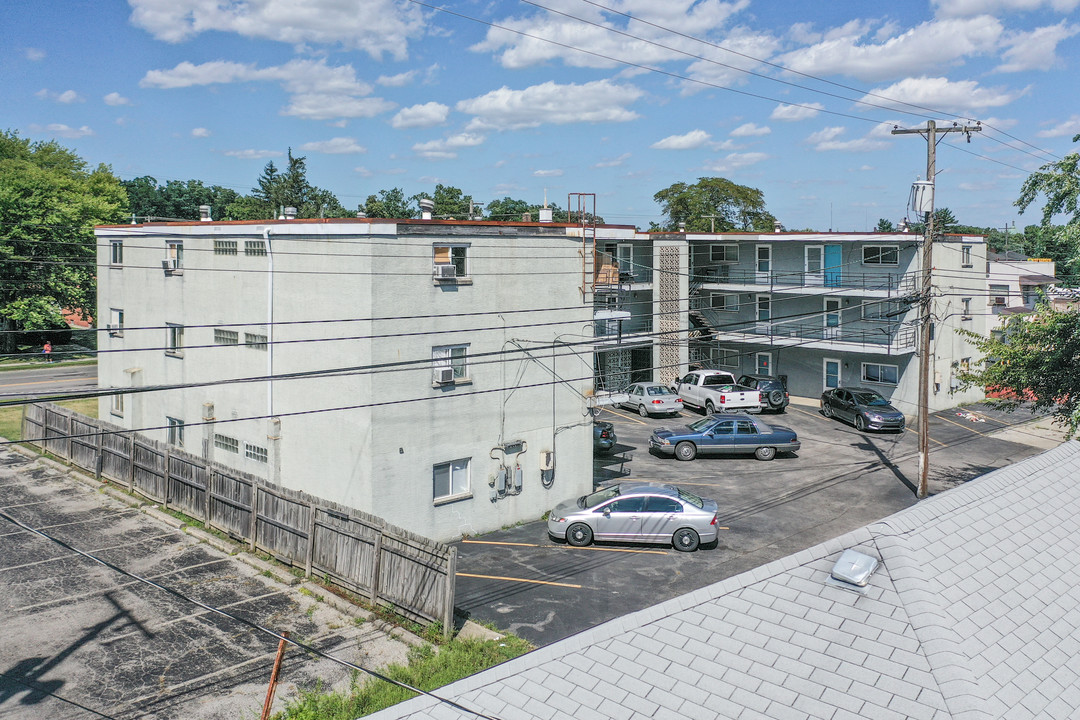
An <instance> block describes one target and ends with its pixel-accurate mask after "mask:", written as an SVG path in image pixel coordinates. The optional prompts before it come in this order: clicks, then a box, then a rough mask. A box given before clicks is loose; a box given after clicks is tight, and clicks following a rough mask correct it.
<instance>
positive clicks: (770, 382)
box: [739, 375, 791, 413]
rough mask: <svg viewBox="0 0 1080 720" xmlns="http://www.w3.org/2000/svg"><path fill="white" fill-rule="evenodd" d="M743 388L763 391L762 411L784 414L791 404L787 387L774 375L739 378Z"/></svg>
mask: <svg viewBox="0 0 1080 720" xmlns="http://www.w3.org/2000/svg"><path fill="white" fill-rule="evenodd" d="M739 384H740V385H742V386H743V387H748V388H754V389H755V390H759V391H761V409H762V410H772V411H774V412H778V413H782V412H784V410H785V409H786V408H787V406H788V404H789V403H790V402H791V396H790V395H788V390H787V386H785V385H784V382H783V381H782V380H781V379H780V378H777V377H773V376H772V375H743V376H742V377H740V378H739Z"/></svg>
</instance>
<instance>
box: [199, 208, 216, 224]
mask: <svg viewBox="0 0 1080 720" xmlns="http://www.w3.org/2000/svg"><path fill="white" fill-rule="evenodd" d="M199 219H200V220H202V221H203V222H210V221H212V220H213V219H214V218H212V217H211V216H210V206H209V205H200V206H199Z"/></svg>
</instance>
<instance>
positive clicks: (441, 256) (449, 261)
mask: <svg viewBox="0 0 1080 720" xmlns="http://www.w3.org/2000/svg"><path fill="white" fill-rule="evenodd" d="M432 260H433V261H434V264H435V272H436V274H437V275H436V276H437V277H457V278H463V277H468V276H469V246H468V245H435V246H433V247H432ZM440 266H442V267H444V268H445V267H446V266H453V268H454V269H453V271H450V270H439V267H440ZM620 269H622V268H621V267H620ZM627 269H628V268H627ZM440 272H453V275H452V276H442V275H438V273H440Z"/></svg>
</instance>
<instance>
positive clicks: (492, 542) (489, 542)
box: [461, 540, 540, 547]
mask: <svg viewBox="0 0 1080 720" xmlns="http://www.w3.org/2000/svg"><path fill="white" fill-rule="evenodd" d="M461 542H462V543H463V544H464V543H468V544H469V545H518V546H520V547H540V546H539V545H538V544H536V543H515V542H502V541H499V540H462V541H461Z"/></svg>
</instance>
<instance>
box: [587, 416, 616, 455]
mask: <svg viewBox="0 0 1080 720" xmlns="http://www.w3.org/2000/svg"><path fill="white" fill-rule="evenodd" d="M592 429H593V433H592V443H593V450H596V451H597V452H601V453H606V452H611V448H613V447H615V443H616V442H618V438H616V437H615V426H614V425H612V424H611V423H609V422H604V421H603V420H593V425H592Z"/></svg>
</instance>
